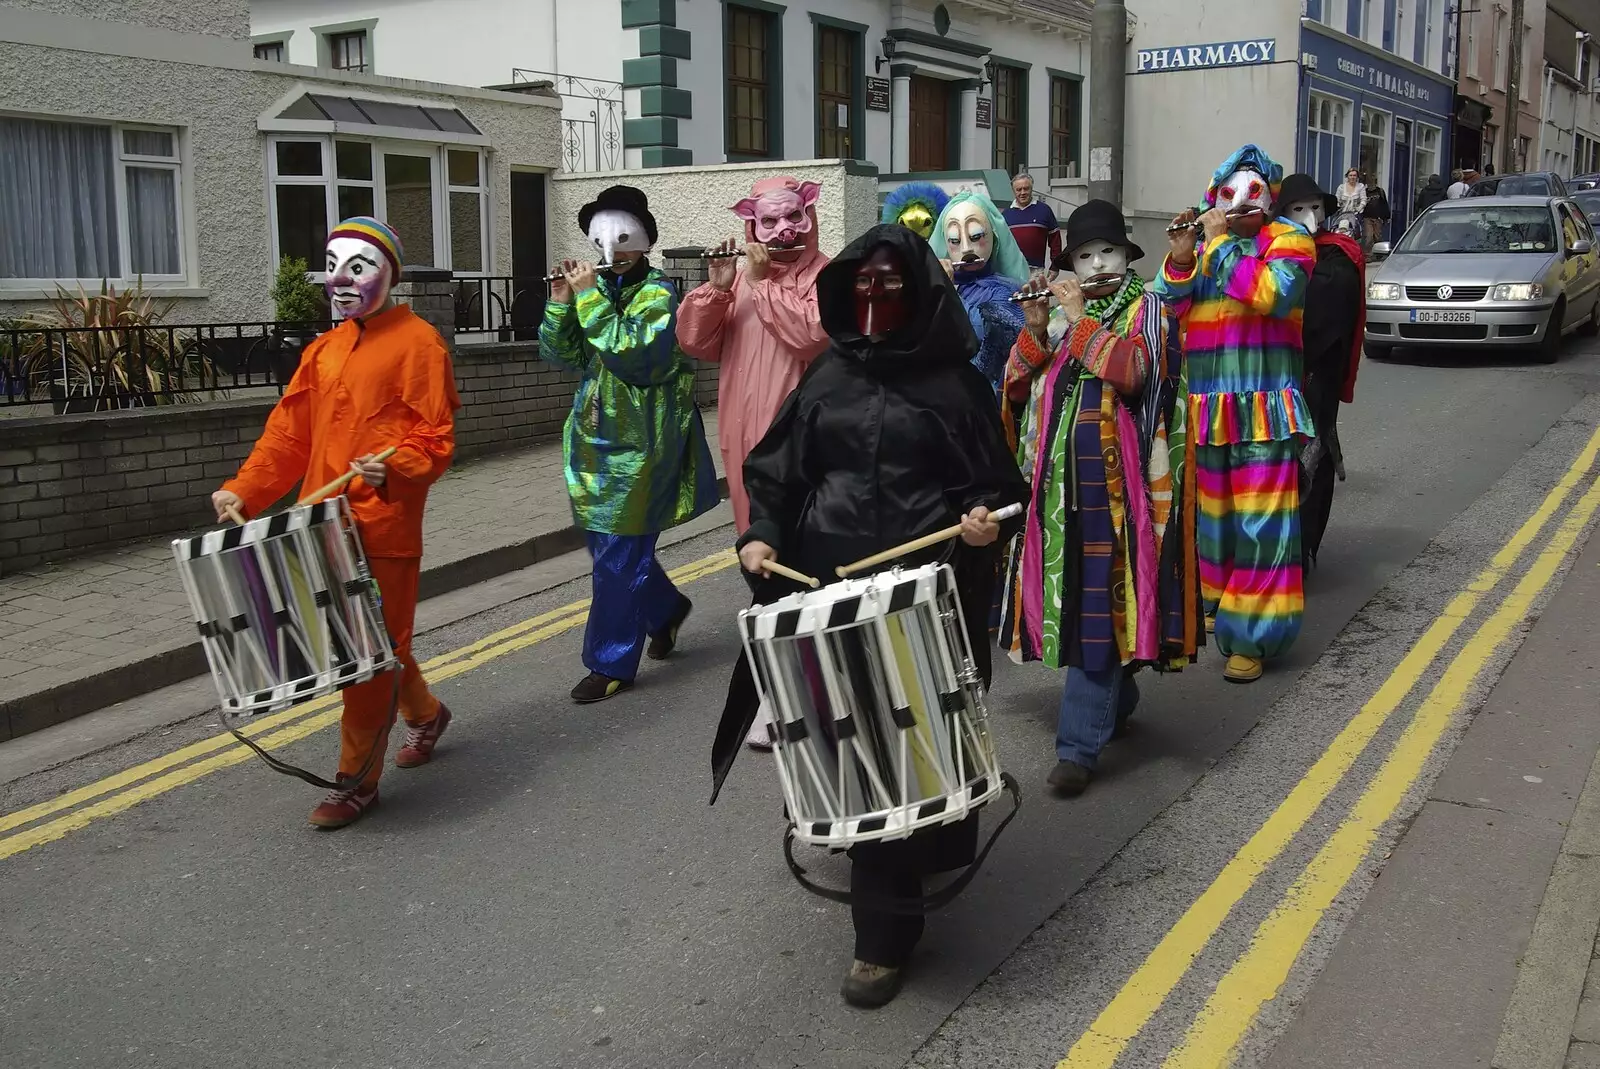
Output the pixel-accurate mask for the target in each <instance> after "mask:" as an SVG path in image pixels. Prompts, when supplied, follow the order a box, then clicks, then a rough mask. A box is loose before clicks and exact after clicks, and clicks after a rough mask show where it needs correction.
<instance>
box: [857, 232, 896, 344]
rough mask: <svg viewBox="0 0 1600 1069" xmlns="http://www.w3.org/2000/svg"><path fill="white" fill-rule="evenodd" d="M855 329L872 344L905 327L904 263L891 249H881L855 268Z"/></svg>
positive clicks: (878, 248)
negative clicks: (872, 341) (873, 341)
mask: <svg viewBox="0 0 1600 1069" xmlns="http://www.w3.org/2000/svg"><path fill="white" fill-rule="evenodd" d="M855 298H856V329H857V330H859V331H860V332H861V336H862V337H864V338H872V339H874V340H876V339H879V338H883V337H885V336H887V335H889V334H893V333H894V332H895V331H897V330H899V329H900V328H901V327H902V326H904V325H905V322H906V319H907V317H908V309H907V308H906V280H905V263H904V261H902V260H901V259H900V254H899V253H897V252H896V251H895V250H894V249H893V248H891V247H889V246H886V245H880V246H878V247H877V248H876V249H873V250H872V253H871V254H870V255H869V256H868V257H867V258H866V259H865V260H863V261H861V266H860V267H857V268H856V279H855Z"/></svg>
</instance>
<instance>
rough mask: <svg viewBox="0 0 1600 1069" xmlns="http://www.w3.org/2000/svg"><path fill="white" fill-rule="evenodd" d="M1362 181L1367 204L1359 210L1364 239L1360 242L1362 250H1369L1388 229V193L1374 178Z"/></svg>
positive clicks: (1380, 239)
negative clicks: (1365, 191)
mask: <svg viewBox="0 0 1600 1069" xmlns="http://www.w3.org/2000/svg"><path fill="white" fill-rule="evenodd" d="M1367 177H1368V179H1369V181H1367V182H1365V183H1363V185H1365V186H1366V189H1367V206H1366V207H1365V208H1363V209H1362V211H1361V229H1362V233H1363V234H1364V235H1365V238H1366V240H1365V241H1364V242H1363V243H1362V250H1363V251H1365V252H1371V251H1372V246H1374V245H1376V244H1377V243H1378V242H1380V241H1382V240H1384V237H1385V236H1386V235H1387V234H1388V231H1389V216H1390V212H1389V194H1387V193H1385V192H1384V191H1383V187H1382V186H1380V185H1378V183H1377V182H1376V181H1375V180H1370V179H1371V178H1372V176H1371V175H1368V176H1367Z"/></svg>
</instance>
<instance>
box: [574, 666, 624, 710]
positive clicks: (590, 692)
mask: <svg viewBox="0 0 1600 1069" xmlns="http://www.w3.org/2000/svg"><path fill="white" fill-rule="evenodd" d="M631 686H633V683H632V682H630V681H629V680H626V679H612V678H611V677H610V676H603V675H601V674H600V673H599V672H590V673H589V674H588V675H586V676H584V677H583V679H582V680H580V681H579V683H578V685H577V686H576V687H573V688H572V700H573V701H575V702H577V703H578V704H579V705H593V704H594V703H595V702H603V701H605V700H606V699H607V698H610V697H612V696H614V695H617V694H621V693H622V692H623V691H625V690H627V689H628V688H629V687H631Z"/></svg>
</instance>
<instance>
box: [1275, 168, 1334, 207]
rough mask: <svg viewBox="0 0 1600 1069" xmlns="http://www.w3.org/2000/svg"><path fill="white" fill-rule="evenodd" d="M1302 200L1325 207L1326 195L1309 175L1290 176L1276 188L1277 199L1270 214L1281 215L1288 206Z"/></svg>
mask: <svg viewBox="0 0 1600 1069" xmlns="http://www.w3.org/2000/svg"><path fill="white" fill-rule="evenodd" d="M1303 200H1320V201H1321V202H1322V203H1323V205H1324V207H1326V205H1327V203H1328V194H1326V193H1324V192H1323V191H1322V187H1321V186H1319V185H1318V184H1317V180H1316V179H1315V178H1312V177H1311V176H1310V175H1308V174H1304V173H1301V174H1292V175H1290V176H1289V177H1287V178H1285V179H1284V180H1283V185H1281V186H1279V187H1278V199H1277V201H1276V202H1275V203H1274V204H1273V205H1272V214H1274V215H1282V214H1283V210H1284V209H1285V208H1287V207H1288V206H1289V205H1291V204H1295V203H1297V202H1299V201H1303ZM1329 214H1332V213H1329Z"/></svg>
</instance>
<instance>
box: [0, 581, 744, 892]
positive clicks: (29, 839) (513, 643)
mask: <svg viewBox="0 0 1600 1069" xmlns="http://www.w3.org/2000/svg"><path fill="white" fill-rule="evenodd" d="M736 563H738V557H737V556H736V555H735V554H734V552H733V551H732V550H723V551H721V552H719V553H713V554H712V555H711V556H709V557H702V558H701V559H700V560H697V561H692V562H690V563H688V564H685V565H683V566H682V567H679V568H675V569H673V570H672V571H670V572H668V573H667V574H668V576H669V577H670V578H671V579H672V580H673V582H674V583H678V584H685V583H692V582H694V581H695V580H697V579H701V578H704V577H705V576H708V575H713V574H715V573H717V572H720V571H722V570H724V569H726V568H729V567H731V566H732V565H734V564H736ZM588 608H589V602H588V601H587V600H584V601H575V602H573V603H571V604H570V605H564V606H562V607H560V608H558V609H552V610H550V611H549V612H544V613H540V614H539V615H537V616H533V617H529V618H528V619H526V620H523V621H520V622H519V623H516V624H513V625H511V626H510V627H507V628H504V629H503V630H500V631H496V632H495V633H493V634H491V635H487V636H485V637H484V638H481V639H478V640H477V641H475V642H472V643H469V644H467V645H465V646H462V647H460V648H459V649H454V650H451V651H449V652H448V653H444V654H440V655H439V656H437V657H433V658H431V659H429V660H427V661H424V662H422V664H421V665H420V667H421V669H422V671H423V674H424V675H425V676H426V677H427V678H428V680H429V682H430V683H435V682H443V681H444V680H447V679H451V678H454V677H455V676H458V675H461V674H462V673H464V672H467V671H470V670H471V669H473V668H477V667H479V666H481V665H483V664H487V663H488V662H489V661H492V660H495V659H497V658H500V657H504V656H505V655H506V654H508V653H515V652H517V651H518V650H522V649H526V648H527V647H529V646H532V645H534V644H535V643H538V642H542V641H544V640H545V639H547V638H552V637H554V636H556V635H559V634H563V633H565V632H567V631H570V630H572V629H573V628H575V627H578V626H581V625H582V624H584V623H585V622H587V620H588V618H589V613H588ZM340 711H341V710H340V706H339V696H338V695H329V696H326V697H323V698H318V699H316V700H315V701H310V702H306V703H304V704H303V705H297V706H295V707H294V708H292V709H286V710H284V711H283V712H281V713H275V714H273V715H271V716H267V717H262V718H261V719H260V720H257V721H254V722H253V723H251V724H250V726H249V727H247V728H245V729H244V733H245V734H246V735H249V736H251V738H252V739H254V740H255V741H256V742H257V743H258V744H259V745H261V747H262V748H263V749H268V750H272V749H277V748H279V747H282V746H286V745H288V744H289V743H291V742H295V741H297V740H299V739H303V738H305V737H306V736H307V735H310V734H313V733H314V732H317V731H320V730H322V729H323V728H325V727H327V726H329V725H330V724H335V723H338V720H339V715H340ZM219 750H220V751H222V752H221V753H218V752H217V751H219ZM207 754H212V755H214V756H211V757H209V758H206V760H203V761H198V762H196V763H194V764H189V762H191V761H195V759H196V758H201V757H205V756H206V755H207ZM250 755H251V752H250V750H248V749H247V748H246V747H244V746H243V745H241V744H240V743H239V742H238V741H237V740H235V739H234V737H233V736H232V734H230V733H228V732H221V733H219V734H217V735H213V736H212V737H211V738H208V739H202V740H201V741H199V742H196V743H193V744H191V745H189V746H185V747H182V748H181V749H178V750H174V751H173V752H172V753H169V754H163V755H162V756H161V757H157V758H153V759H152V760H149V761H146V762H144V763H143V764H139V765H135V766H134V767H133V768H129V769H126V770H124V771H122V772H119V773H116V774H115V775H111V776H107V777H105V778H104V779H101V780H97V781H96V782H94V783H91V784H88V785H86V786H84V787H79V788H77V789H76V790H72V791H68V792H67V793H65V794H62V795H60V796H58V797H56V798H52V799H50V800H49V801H46V802H40V803H38V804H37V805H32V806H28V807H27V808H25V809H19V810H17V811H16V812H14V813H8V814H5V815H4V816H0V831H8V830H10V829H12V828H17V827H21V826H23V825H25V824H32V823H33V822H34V821H37V820H39V819H41V818H43V817H46V816H49V815H50V814H52V813H59V812H61V811H62V810H65V809H73V808H74V807H75V806H79V805H82V804H83V803H84V802H87V801H90V800H91V799H95V798H100V797H101V796H103V795H107V794H111V795H112V797H109V798H104V799H103V800H102V801H100V802H98V803H96V804H94V805H91V806H86V807H84V808H82V809H77V810H75V811H74V812H72V813H70V814H68V815H67V816H65V817H60V818H57V819H56V820H52V821H50V822H48V823H46V824H41V825H39V826H37V827H34V828H30V829H28V830H26V831H22V832H18V833H17V834H14V835H10V836H6V837H5V838H0V860H3V859H4V858H8V857H11V856H12V855H14V854H20V853H22V852H23V851H24V850H30V849H32V848H33V847H35V846H39V845H42V844H43V843H47V842H54V841H55V840H57V839H60V838H62V837H63V836H65V835H67V834H69V833H71V832H73V831H77V830H78V829H80V828H83V827H86V826H88V825H89V824H91V823H93V822H94V821H95V820H98V819H100V818H102V817H106V816H110V815H112V814H114V813H120V812H122V811H123V810H125V809H129V808H131V807H133V806H135V805H138V804H139V803H140V802H143V801H147V800H149V799H151V798H154V797H156V796H157V795H160V794H164V793H166V792H167V791H170V790H172V789H173V788H175V787H180V786H182V785H183V784H185V783H192V782H193V781H195V780H197V779H200V778H201V777H203V776H207V775H210V774H211V773H212V772H215V771H217V770H219V769H223V768H227V767H229V766H230V765H236V764H239V763H240V762H242V761H244V760H245V759H246V758H247V757H249V756H250ZM178 766H183V767H181V768H179V767H178ZM174 768H176V769H177V771H174V772H167V770H168V769H174ZM162 772H167V774H166V775H162V776H160V777H159V778H157V779H150V777H152V776H156V775H157V774H158V773H162ZM145 781H147V782H145ZM125 788H131V789H125ZM119 791H120V792H122V793H116V794H113V792H119Z"/></svg>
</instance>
